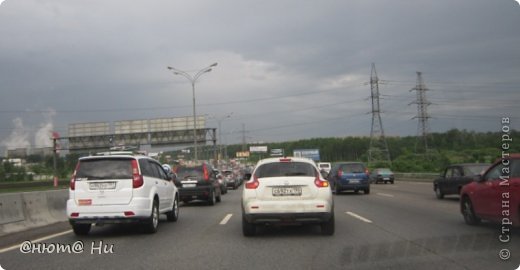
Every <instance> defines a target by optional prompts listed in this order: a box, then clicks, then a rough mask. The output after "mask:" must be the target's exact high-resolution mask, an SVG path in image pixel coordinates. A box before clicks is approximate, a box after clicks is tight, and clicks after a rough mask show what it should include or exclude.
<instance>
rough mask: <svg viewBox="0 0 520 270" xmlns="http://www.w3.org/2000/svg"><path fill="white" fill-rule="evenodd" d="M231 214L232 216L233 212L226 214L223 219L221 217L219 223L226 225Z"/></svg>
mask: <svg viewBox="0 0 520 270" xmlns="http://www.w3.org/2000/svg"><path fill="white" fill-rule="evenodd" d="M232 216H233V214H227V215H226V216H225V217H224V219H222V221H221V222H220V225H226V224H227V223H228V221H229V220H230V219H231V217H232Z"/></svg>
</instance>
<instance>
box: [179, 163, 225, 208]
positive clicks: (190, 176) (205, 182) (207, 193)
mask: <svg viewBox="0 0 520 270" xmlns="http://www.w3.org/2000/svg"><path fill="white" fill-rule="evenodd" d="M174 171H175V173H176V174H177V179H176V180H175V185H176V186H177V188H178V189H179V197H180V200H181V201H183V202H184V203H188V202H190V201H193V200H204V201H207V202H208V203H209V205H215V203H216V202H220V201H221V198H222V190H221V188H220V184H219V181H218V178H217V173H216V171H215V170H213V168H212V167H211V165H210V164H207V163H203V164H201V165H198V166H177V167H176V168H175V170H174Z"/></svg>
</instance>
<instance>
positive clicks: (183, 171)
mask: <svg viewBox="0 0 520 270" xmlns="http://www.w3.org/2000/svg"><path fill="white" fill-rule="evenodd" d="M176 173H177V178H179V179H185V178H190V177H191V178H202V177H203V176H204V172H203V170H202V167H178V168H177V171H176Z"/></svg>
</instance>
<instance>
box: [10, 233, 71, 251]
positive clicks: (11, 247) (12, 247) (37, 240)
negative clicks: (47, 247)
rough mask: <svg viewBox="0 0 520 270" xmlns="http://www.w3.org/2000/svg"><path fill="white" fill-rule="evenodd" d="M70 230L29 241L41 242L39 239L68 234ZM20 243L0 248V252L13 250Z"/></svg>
mask: <svg viewBox="0 0 520 270" xmlns="http://www.w3.org/2000/svg"><path fill="white" fill-rule="evenodd" d="M71 232H72V230H68V231H64V232H60V233H56V234H51V235H48V236H45V237H42V238H38V239H35V240H31V243H38V242H41V241H45V240H49V239H51V238H54V237H58V236H62V235H65V234H68V233H71ZM21 245H22V243H20V244H17V245H14V246H10V247H7V248H3V249H0V253H4V252H7V251H10V250H13V249H17V248H20V246H21Z"/></svg>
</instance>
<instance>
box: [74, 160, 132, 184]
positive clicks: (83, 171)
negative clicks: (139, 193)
mask: <svg viewBox="0 0 520 270" xmlns="http://www.w3.org/2000/svg"><path fill="white" fill-rule="evenodd" d="M131 160H132V159H124V158H119V159H88V160H81V161H80V163H79V168H78V171H77V172H76V179H77V180H103V179H132V163H131Z"/></svg>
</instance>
